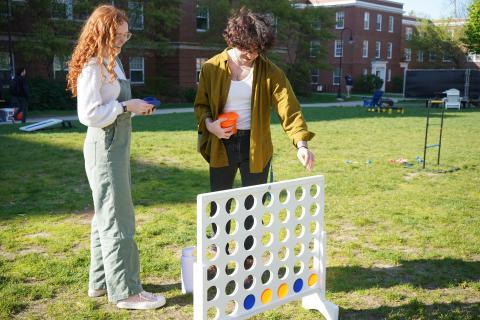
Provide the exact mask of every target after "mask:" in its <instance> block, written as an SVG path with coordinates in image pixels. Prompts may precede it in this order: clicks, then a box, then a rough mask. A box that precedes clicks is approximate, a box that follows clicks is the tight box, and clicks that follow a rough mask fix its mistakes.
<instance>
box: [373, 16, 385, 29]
mask: <svg viewBox="0 0 480 320" xmlns="http://www.w3.org/2000/svg"><path fill="white" fill-rule="evenodd" d="M382 19H383V18H382V15H381V14H380V13H379V14H377V23H376V25H375V26H376V27H375V29H376V30H377V31H382Z"/></svg>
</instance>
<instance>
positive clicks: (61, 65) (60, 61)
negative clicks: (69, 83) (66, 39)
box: [52, 55, 71, 79]
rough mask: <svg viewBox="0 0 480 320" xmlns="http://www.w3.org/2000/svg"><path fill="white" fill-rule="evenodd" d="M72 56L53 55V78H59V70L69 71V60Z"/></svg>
mask: <svg viewBox="0 0 480 320" xmlns="http://www.w3.org/2000/svg"><path fill="white" fill-rule="evenodd" d="M70 58H71V57H70V56H68V57H60V56H57V55H54V56H53V68H52V69H53V79H56V78H57V75H56V74H57V71H67V72H68V61H69V60H70Z"/></svg>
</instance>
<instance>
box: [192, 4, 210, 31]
mask: <svg viewBox="0 0 480 320" xmlns="http://www.w3.org/2000/svg"><path fill="white" fill-rule="evenodd" d="M200 9H204V10H206V13H207V14H206V17H204V15H203V13H202V14H200V13H199V10H200ZM199 18H202V19H205V18H206V19H207V28H206V29H203V28H200V29H199V28H198V19H199ZM195 25H196V29H197V32H206V31H208V30H209V29H210V9H209V8H208V7H205V6H197V8H196V12H195Z"/></svg>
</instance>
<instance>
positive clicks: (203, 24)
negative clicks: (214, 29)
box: [197, 5, 210, 32]
mask: <svg viewBox="0 0 480 320" xmlns="http://www.w3.org/2000/svg"><path fill="white" fill-rule="evenodd" d="M209 28H210V14H209V11H208V8H207V7H201V6H198V5H197V32H205V31H207V30H208V29H209Z"/></svg>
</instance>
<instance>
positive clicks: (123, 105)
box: [120, 101, 127, 112]
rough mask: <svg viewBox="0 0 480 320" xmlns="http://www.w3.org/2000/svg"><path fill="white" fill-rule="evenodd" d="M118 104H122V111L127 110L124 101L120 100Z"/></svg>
mask: <svg viewBox="0 0 480 320" xmlns="http://www.w3.org/2000/svg"><path fill="white" fill-rule="evenodd" d="M120 105H121V106H122V109H123V112H127V103H126V102H125V101H122V102H120Z"/></svg>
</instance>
